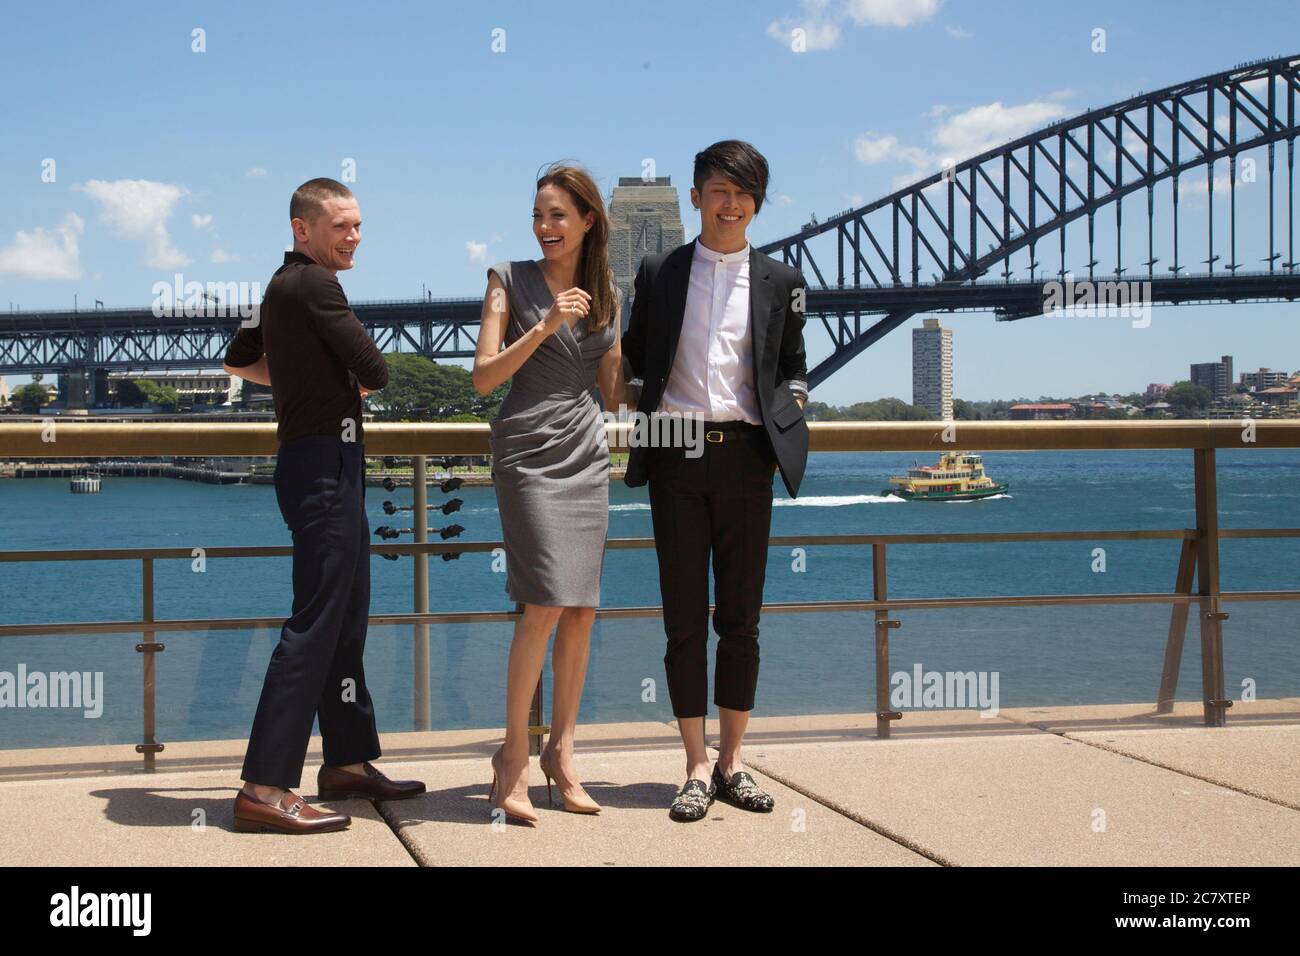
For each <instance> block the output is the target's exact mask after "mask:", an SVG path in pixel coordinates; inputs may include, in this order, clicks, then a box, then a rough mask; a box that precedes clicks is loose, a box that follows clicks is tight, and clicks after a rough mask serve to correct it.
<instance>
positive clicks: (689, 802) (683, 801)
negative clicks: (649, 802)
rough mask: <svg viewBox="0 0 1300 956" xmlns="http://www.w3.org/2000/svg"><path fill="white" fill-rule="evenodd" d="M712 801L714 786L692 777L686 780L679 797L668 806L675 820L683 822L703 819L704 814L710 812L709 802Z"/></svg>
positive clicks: (679, 791) (669, 812)
mask: <svg viewBox="0 0 1300 956" xmlns="http://www.w3.org/2000/svg"><path fill="white" fill-rule="evenodd" d="M712 802H713V787H712V786H710V785H709V784H706V783H705V782H704V781H703V780H697V779H695V778H694V777H692V778H691V779H690V780H687V781H686V784H685V785H684V786H683V787H682V789H680V790H678V791H677V799H675V800H674V801H673V805H672V806H671V807H669V808H668V815H669V816H670V817H672V818H673V819H674V820H679V821H681V822H683V823H689V822H691V821H693V820H703V819H704V815H705V814H706V813H708V812H709V804H711V803H712Z"/></svg>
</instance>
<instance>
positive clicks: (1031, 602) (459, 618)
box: [0, 591, 1300, 637]
mask: <svg viewBox="0 0 1300 956" xmlns="http://www.w3.org/2000/svg"><path fill="white" fill-rule="evenodd" d="M1218 597H1219V600H1221V601H1295V600H1300V591H1223V592H1220V594H1219V595H1218ZM1201 600H1208V598H1207V597H1203V596H1201V595H1196V594H1181V593H1172V592H1171V593H1164V592H1147V593H1134V594H1021V595H999V596H992V597H948V598H904V599H892V600H887V601H865V600H864V601H809V602H800V601H796V602H781V603H773V604H764V605H763V607H762V610H763V613H765V614H812V613H826V612H845V611H909V610H925V609H936V608H940V609H941V608H967V607H1035V606H1043V605H1070V604H1088V605H1093V604H1192V603H1195V602H1198V601H1201ZM710 609H712V605H710ZM521 613H522V612H520V611H451V612H448V611H440V612H433V611H431V612H429V613H427V614H416V613H395V614H372V615H371V616H370V617H369V618H368V621H369V624H370V626H372V627H385V626H395V625H407V624H493V623H504V622H508V621H515V620H517V619H518V618H519V616H520V614H521ZM662 613H663V609H662V608H661V607H608V608H597V609H596V617H598V618H612V619H618V618H633V617H659V616H660V615H661V614H662ZM285 620H286V619H285V618H284V617H229V618H181V619H176V620H152V621H70V622H65V623H58V624H3V625H0V637H41V636H54V635H70V634H71V635H87V634H132V633H140V632H142V631H143V632H149V633H157V632H167V631H173V632H180V631H239V630H249V629H251V628H256V627H280V626H281V625H283V624H284V622H285Z"/></svg>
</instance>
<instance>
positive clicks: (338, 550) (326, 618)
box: [242, 435, 379, 790]
mask: <svg viewBox="0 0 1300 956" xmlns="http://www.w3.org/2000/svg"><path fill="white" fill-rule="evenodd" d="M275 496H276V500H277V501H278V503H279V506H280V514H281V515H282V516H283V517H284V521H285V524H287V525H288V526H289V530H290V531H291V532H292V534H293V616H292V617H290V618H289V619H288V620H287V621H285V623H284V627H283V628H282V629H281V631H280V643H279V644H277V645H276V648H275V651H274V652H273V653H272V654H271V664H270V666H269V667H268V668H267V670H266V680H265V682H264V683H263V684H262V697H261V699H260V700H259V701H258V703H257V715H256V716H255V717H254V718H253V729H252V731H251V732H250V734H249V737H248V752H247V753H246V754H245V756H244V769H243V774H242V779H243V780H246V781H248V782H249V783H258V784H262V785H264V786H273V787H280V788H283V789H286V790H288V789H292V788H294V787H297V786H298V785H299V784H300V783H301V781H302V766H303V762H304V761H305V760H306V758H307V744H308V742H309V740H310V739H311V729H312V720H313V718H315V717H319V718H320V733H321V740H322V745H323V749H324V762H325V766H327V767H338V766H343V765H346V764H353V763H361V762H363V761H366V760H373V759H375V758H376V757H378V756H379V733H378V730H377V729H376V727H375V709H374V705H373V704H372V703H371V700H370V692H369V691H368V690H367V689H366V676H365V670H364V669H363V667H362V664H361V655H362V652H363V651H364V650H365V646H366V623H367V622H366V619H367V617H368V616H369V614H370V521H369V519H368V518H367V517H366V509H365V498H366V484H365V446H364V445H362V444H360V443H358V442H345V441H343V440H341V439H339V438H334V437H332V436H329V435H308V436H306V437H303V438H295V439H293V440H292V441H287V442H282V443H281V444H280V447H279V452H278V455H277V458H276V465H275Z"/></svg>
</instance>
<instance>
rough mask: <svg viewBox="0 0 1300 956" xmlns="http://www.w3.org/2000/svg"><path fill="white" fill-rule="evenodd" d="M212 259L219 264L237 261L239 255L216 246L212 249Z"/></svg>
mask: <svg viewBox="0 0 1300 956" xmlns="http://www.w3.org/2000/svg"><path fill="white" fill-rule="evenodd" d="M212 261H213V262H215V263H216V264H217V265H221V264H222V263H224V262H238V261H239V256H237V255H235V254H234V253H232V252H227V251H226V250H225V249H221V248H217V249H213V250H212Z"/></svg>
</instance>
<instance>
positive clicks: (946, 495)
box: [880, 451, 1010, 501]
mask: <svg viewBox="0 0 1300 956" xmlns="http://www.w3.org/2000/svg"><path fill="white" fill-rule="evenodd" d="M1009 487H1010V485H1008V484H1006V483H1005V482H1004V483H1002V484H999V483H998V482H995V481H994V480H993V479H992V478H990V477H989V476H988V475H986V474H984V457H983V456H982V455H972V454H970V453H968V452H960V451H946V452H944V453H943V454H942V455H940V456H939V463H938V464H937V465H934V466H930V467H927V466H924V465H918V466H914V467H912V468H909V469H908V470H907V474H906V475H891V476H890V477H889V487H887V488H882V489H881V491H880V493H881V494H882V495H896V496H898V497H899V498H906V499H907V500H908V501H973V500H975V499H976V498H988V497H990V496H991V495H1000V494H1002V493H1004V492H1005V491H1006V490H1007V488H1009Z"/></svg>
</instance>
